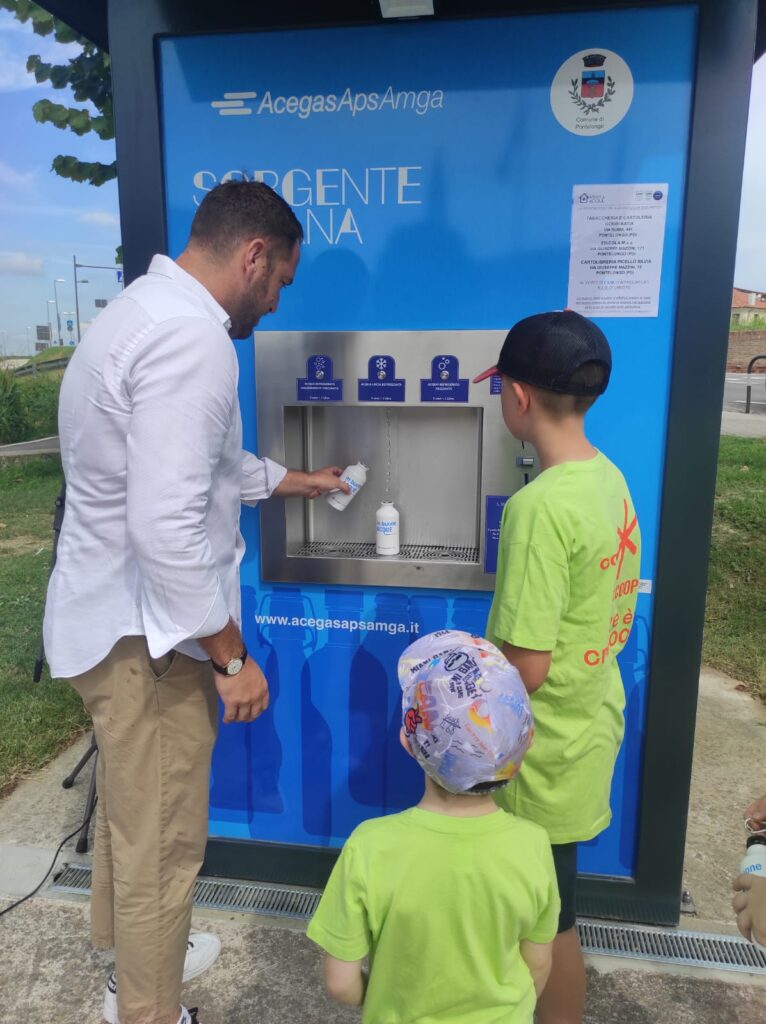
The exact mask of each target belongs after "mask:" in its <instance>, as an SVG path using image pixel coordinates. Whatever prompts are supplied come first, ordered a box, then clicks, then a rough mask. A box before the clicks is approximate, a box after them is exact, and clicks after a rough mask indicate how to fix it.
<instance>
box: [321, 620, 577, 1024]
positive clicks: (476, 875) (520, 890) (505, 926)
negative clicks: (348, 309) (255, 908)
mask: <svg viewBox="0 0 766 1024" xmlns="http://www.w3.org/2000/svg"><path fill="white" fill-rule="evenodd" d="M399 681H400V684H401V687H402V721H403V728H402V733H401V737H402V743H403V745H404V747H405V749H406V750H408V751H409V753H410V754H412V756H413V757H414V758H415V759H416V760H417V762H418V764H419V765H420V766H421V768H422V769H423V771H424V772H425V793H424V795H423V799H422V800H421V801H420V803H419V804H418V805H417V807H412V808H410V809H409V810H407V811H403V812H401V813H400V814H393V815H390V816H388V817H384V818H376V819H373V820H371V821H366V822H364V823H363V824H361V825H360V826H359V827H358V828H357V829H355V830H354V832H353V833H352V835H351V836H350V837H349V839H348V841H347V842H346V845H345V846H344V848H343V852H342V853H341V855H340V858H339V860H338V862H337V864H336V865H335V868H334V870H333V872H332V875H331V877H330V880H329V882H328V883H327V888H326V889H325V892H324V895H323V897H322V900H321V902H320V904H319V907H318V908H317V911H316V914H315V915H314V918H313V919H312V921H311V923H310V925H309V929H308V935H309V937H310V938H311V939H313V940H314V941H315V942H316V943H317V944H318V945H320V946H321V947H322V948H323V949H324V950H325V951H326V956H325V985H326V988H327V991H328V993H329V994H330V995H331V996H332V997H333V998H335V999H337V1000H338V1001H339V1002H342V1003H347V1004H349V1005H354V1006H358V1005H363V1006H364V1010H363V1015H362V1020H363V1022H364V1024H373V1022H374V1024H378V1022H384V1021H385V1022H386V1024H397V1022H402V1024H404V1022H417V1021H428V1022H429V1024H432V1022H438V1021H450V1022H459V1021H466V1022H468V1021H470V1022H471V1024H484V1022H486V1024H490V1022H497V1021H501V1020H502V1021H503V1024H531V1022H532V1015H533V1012H534V1008H535V1000H536V997H537V995H539V993H540V992H541V991H542V988H543V986H544V985H545V981H546V978H547V976H548V971H549V969H550V963H551V942H552V940H553V937H554V935H555V933H556V925H557V921H558V916H559V899H558V892H557V889H556V878H555V872H554V867H553V859H552V856H551V849H550V844H549V842H548V839H547V837H546V835H545V832H544V831H543V829H541V828H540V827H539V826H537V825H534V824H532V823H531V822H527V821H522V820H521V819H519V818H515V817H514V816H513V815H511V814H506V813H505V812H504V811H502V810H498V808H497V807H496V806H495V803H494V801H493V799H492V793H493V792H494V791H495V790H497V789H499V788H501V787H502V786H504V785H506V784H507V783H508V781H509V779H511V778H512V777H513V776H514V775H515V774H516V773H517V772H518V770H519V767H520V765H521V761H522V758H523V757H524V754H525V753H526V751H527V749H528V747H529V745H530V743H531V740H532V732H533V728H532V716H531V713H530V709H529V700H528V698H527V694H526V691H525V689H524V686H523V684H522V682H521V679H520V678H519V675H518V673H517V672H516V670H515V669H514V668H513V667H512V666H511V665H509V663H508V661H507V660H506V659H505V658H504V657H503V655H502V654H501V653H500V651H498V650H497V648H496V647H493V645H492V644H490V643H489V642H488V641H486V640H483V639H481V638H480V637H475V636H470V635H469V634H468V633H461V632H457V631H452V630H442V631H440V632H438V633H431V634H429V635H427V636H424V637H422V638H421V639H419V640H417V641H416V642H415V643H414V644H411V645H410V646H409V647H408V648H407V650H406V651H405V652H404V653H403V655H402V657H401V659H400V661H399ZM366 957H369V960H370V970H369V976H368V975H367V974H366V972H365V971H364V960H365V958H366Z"/></svg>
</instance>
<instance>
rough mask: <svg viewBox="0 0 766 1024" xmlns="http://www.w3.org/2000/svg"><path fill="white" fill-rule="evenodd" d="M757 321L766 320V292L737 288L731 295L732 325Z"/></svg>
mask: <svg viewBox="0 0 766 1024" xmlns="http://www.w3.org/2000/svg"><path fill="white" fill-rule="evenodd" d="M756 319H762V320H766V292H750V291H747V290H746V289H744V288H735V289H734V290H733V291H732V294H731V322H732V324H749V323H752V321H753V320H756Z"/></svg>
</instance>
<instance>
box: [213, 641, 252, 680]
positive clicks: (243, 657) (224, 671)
mask: <svg viewBox="0 0 766 1024" xmlns="http://www.w3.org/2000/svg"><path fill="white" fill-rule="evenodd" d="M237 657H238V658H239V660H240V661H241V662H242V667H243V668H244V665H245V662H246V661H247V647H245V645H244V644H242V653H241V654H239V655H238V656H237ZM234 660H235V659H234V658H232V659H231V661H234ZM210 664H211V665H212V666H213V668H214V669H215V670H216V672H218V674H219V675H222V676H228V675H229V671H228V669H229V664H230V662H227V663H226V664H225V665H219V664H218V662H217V661H213V659H212V658H211V659H210ZM239 671H240V672H241V671H242V669H240V670H239ZM236 674H237V675H239V672H238V673H236Z"/></svg>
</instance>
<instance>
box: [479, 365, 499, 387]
mask: <svg viewBox="0 0 766 1024" xmlns="http://www.w3.org/2000/svg"><path fill="white" fill-rule="evenodd" d="M498 373H500V371H499V370H498V368H497V367H496V366H490V368H489V369H488V370H485V371H484V373H480V374H479V376H478V377H474V378H473V383H474V384H481V382H482V381H483V380H486V379H487V377H496V376H497V374H498Z"/></svg>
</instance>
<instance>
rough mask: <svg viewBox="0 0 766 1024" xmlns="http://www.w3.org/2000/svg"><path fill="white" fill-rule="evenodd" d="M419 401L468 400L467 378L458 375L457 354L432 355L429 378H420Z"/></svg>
mask: <svg viewBox="0 0 766 1024" xmlns="http://www.w3.org/2000/svg"><path fill="white" fill-rule="evenodd" d="M420 401H421V402H467V401H468V378H467V377H461V376H460V364H459V363H458V360H457V356H434V358H433V359H432V360H431V376H430V378H428V379H426V378H424V377H421V379H420Z"/></svg>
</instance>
